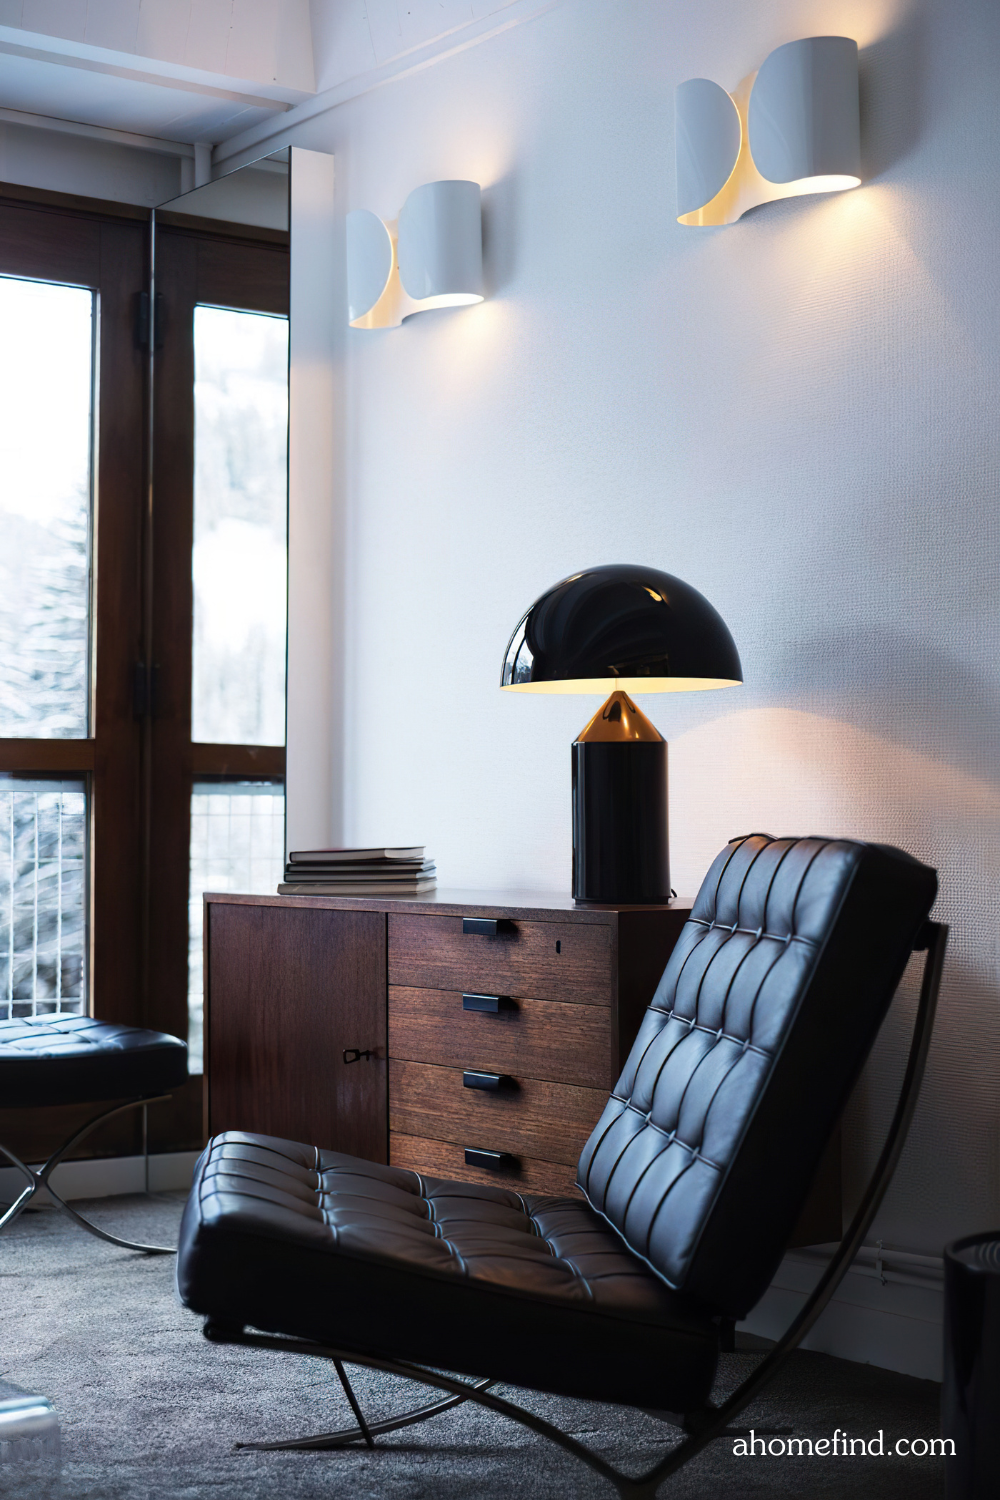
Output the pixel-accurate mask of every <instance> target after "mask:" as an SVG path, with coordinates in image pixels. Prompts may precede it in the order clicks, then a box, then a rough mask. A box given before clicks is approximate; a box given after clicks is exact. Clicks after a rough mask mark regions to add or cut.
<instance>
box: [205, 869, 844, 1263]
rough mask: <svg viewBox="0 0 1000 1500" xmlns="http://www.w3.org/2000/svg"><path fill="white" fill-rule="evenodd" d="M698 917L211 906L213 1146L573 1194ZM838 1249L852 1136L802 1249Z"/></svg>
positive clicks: (481, 904) (817, 1192) (642, 910)
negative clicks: (676, 951) (583, 1154)
mask: <svg viewBox="0 0 1000 1500" xmlns="http://www.w3.org/2000/svg"><path fill="white" fill-rule="evenodd" d="M690 906H691V903H690V902H689V901H684V900H680V901H674V902H671V903H670V904H669V905H668V906H654V907H649V906H647V907H622V908H612V907H578V906H575V905H574V904H573V902H572V901H571V900H570V898H568V897H566V898H561V897H557V896H531V895H524V896H514V895H506V894H505V895H502V896H501V895H496V894H491V893H488V892H487V893H479V892H461V891H458V892H448V891H438V892H436V893H435V894H434V895H433V896H427V897H411V898H405V899H403V898H400V899H397V900H391V899H381V900H375V899H371V898H360V897H357V898H356V897H348V896H277V895H275V896H239V895H206V897H205V1120H206V1128H207V1132H208V1134H209V1135H215V1134H217V1133H218V1132H219V1131H221V1130H229V1129H234V1130H252V1131H258V1132H260V1133H262V1134H266V1135H276V1136H282V1137H284V1138H286V1139H289V1140H296V1141H307V1142H309V1143H310V1144H312V1145H314V1146H319V1147H322V1148H325V1149H328V1150H333V1151H344V1152H347V1153H349V1154H351V1155H353V1156H362V1157H366V1158H368V1159H369V1160H372V1161H383V1162H384V1161H388V1162H391V1163H392V1164H393V1165H394V1166H401V1167H411V1168H413V1169H414V1170H416V1171H420V1172H426V1173H428V1174H430V1175H433V1176H444V1177H458V1178H466V1179H471V1180H474V1181H480V1182H494V1183H498V1184H500V1185H503V1186H508V1187H514V1188H521V1189H524V1190H527V1191H533V1192H541V1193H556V1194H560V1193H566V1192H575V1191H576V1189H575V1187H574V1181H575V1176H576V1162H577V1158H578V1157H579V1154H580V1151H581V1150H582V1148H583V1145H584V1142H585V1141H586V1140H587V1137H588V1136H589V1134H590V1132H591V1130H592V1129H593V1126H594V1125H595V1123H596V1122H597V1120H598V1118H599V1116H600V1114H601V1111H602V1109H603V1108H604V1104H605V1102H606V1100H607V1095H608V1091H609V1090H610V1089H611V1087H612V1086H613V1085H614V1083H615V1081H616V1080H617V1078H618V1075H619V1073H620V1072H621V1069H622V1066H623V1064H624V1062H625V1059H626V1057H627V1056H628V1053H629V1049H630V1048H631V1046H632V1042H633V1040H634V1039H635V1034H636V1032H637V1030H638V1027H639V1023H640V1021H641V1019H642V1014H643V1011H644V1010H645V1007H646V1006H647V1005H648V1003H649V1001H650V1000H651V999H652V996H653V992H654V990H655V988H656V985H657V982H658V981H659V978H660V975H661V974H662V972H663V969H664V967H665V965H666V962H667V959H668V958H669V956H670V952H671V949H672V948H673V946H674V943H675V942H676V940H677V937H678V935H679V933H680V930H681V928H682V926H683V925H684V922H685V921H686V919H687V916H688V913H689V911H690ZM355 1053H361V1054H368V1055H367V1056H360V1057H358V1058H357V1060H356V1061H351V1062H348V1061H346V1060H345V1058H347V1057H352V1056H353V1055H354V1054H355ZM467 1153H470V1154H467ZM840 1233H841V1185H840V1137H839V1134H838V1135H837V1136H836V1137H835V1139H834V1141H833V1142H832V1143H831V1147H830V1149H829V1151H828V1152H827V1155H826V1157H825V1159H824V1162H823V1164H822V1166H821V1168H820V1171H819V1174H818V1176H817V1179H816V1183H815V1184H814V1187H813V1191H812V1194H811V1196H810V1199H809V1201H808V1203H807V1204H806V1207H805V1210H804V1212H803V1215H802V1218H801V1220H800V1222H799V1225H798V1227H797V1229H796V1232H795V1234H794V1236H793V1237H792V1240H791V1244H792V1245H806V1244H816V1243H821V1242H825V1241H828V1240H835V1239H839V1238H840Z"/></svg>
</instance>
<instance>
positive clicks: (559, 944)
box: [556, 942, 562, 953]
mask: <svg viewBox="0 0 1000 1500" xmlns="http://www.w3.org/2000/svg"><path fill="white" fill-rule="evenodd" d="M556 952H557V953H561V952H562V943H561V942H558V943H556Z"/></svg>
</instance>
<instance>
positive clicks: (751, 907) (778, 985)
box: [579, 834, 937, 1318]
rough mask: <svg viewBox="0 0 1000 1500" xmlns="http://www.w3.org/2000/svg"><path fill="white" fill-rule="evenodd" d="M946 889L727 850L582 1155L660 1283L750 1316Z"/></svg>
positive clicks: (831, 851) (597, 1198) (768, 852)
mask: <svg viewBox="0 0 1000 1500" xmlns="http://www.w3.org/2000/svg"><path fill="white" fill-rule="evenodd" d="M936 892H937V877H936V875H935V872H934V871H933V870H931V869H929V868H928V867H927V866H926V865H922V864H920V863H919V862H918V861H917V860H914V859H911V858H910V856H909V855H906V854H903V853H901V852H900V851H899V850H898V849H889V848H884V847H882V846H879V845H873V844H861V843H851V842H846V841H842V840H830V839H816V838H805V839H772V838H770V837H768V836H767V835H766V834H755V835H751V836H750V837H748V838H745V839H739V840H735V841H734V842H733V843H732V844H730V845H729V846H728V847H727V848H726V849H724V850H723V851H722V853H721V854H720V855H719V856H718V858H717V859H716V861H715V863H714V865H713V866H712V868H711V870H710V871H709V873H708V875H707V876H706V878H705V881H704V883H703V885H702V888H701V890H700V892H699V894H698V897H697V900H696V902H695V905H694V908H693V910H692V913H691V918H690V920H689V921H688V922H687V923H686V924H685V926H684V929H683V932H682V934H681V937H680V939H679V940H678V942H677V945H676V947H675V948H674V950H673V953H672V954H671V957H670V962H669V963H668V965H667V968H666V970H665V971H664V974H663V978H662V979H661V980H660V983H659V986H658V988H657V990H656V994H655V996H654V998H653V1002H652V1004H651V1005H650V1007H649V1009H648V1010H647V1012H646V1015H645V1018H644V1020H643V1022H642V1026H641V1027H640V1030H639V1034H638V1037H637V1038H636V1042H635V1045H634V1047H633V1048H632V1051H631V1053H630V1055H629V1059H628V1062H627V1063H626V1065H625V1069H624V1071H623V1073H622V1076H621V1078H620V1079H619V1080H618V1083H617V1085H616V1086H615V1089H614V1091H613V1093H612V1095H611V1098H610V1099H609V1100H608V1104H607V1107H606V1108H605V1110H604V1113H603V1115H602V1116H601V1119H600V1121H599V1122H598V1124H597V1126H596V1127H595V1129H594V1132H593V1134H592V1135H591V1138H590V1140H589V1141H588V1143H587V1145H586V1146H585V1148H584V1151H583V1154H582V1156H581V1158H580V1166H579V1183H580V1186H581V1187H582V1188H583V1190H584V1192H585V1193H586V1195H587V1198H588V1199H589V1201H590V1203H591V1204H592V1206H593V1207H594V1208H595V1210H597V1211H598V1212H599V1213H600V1214H601V1215H602V1216H603V1217H604V1218H605V1219H606V1220H607V1222H608V1223H609V1224H611V1225H613V1226H614V1228H615V1229H617V1230H618V1231H619V1232H620V1234H621V1235H622V1237H623V1239H624V1240H625V1241H626V1242H627V1243H628V1244H629V1245H630V1246H631V1247H632V1249H633V1250H634V1251H635V1252H636V1254H637V1255H640V1256H642V1257H643V1258H644V1259H645V1260H646V1262H647V1263H648V1265H649V1266H650V1267H651V1268H652V1269H653V1270H655V1271H656V1272H657V1273H658V1275H659V1276H661V1277H662V1279H663V1281H664V1283H665V1284H666V1285H668V1286H670V1287H672V1288H674V1289H675V1290H677V1291H680V1292H683V1293H685V1294H686V1295H688V1296H690V1297H692V1298H695V1299H696V1300H697V1301H698V1302H699V1303H700V1304H701V1305H703V1306H706V1307H707V1308H709V1309H710V1310H712V1311H715V1312H718V1313H722V1314H725V1315H728V1316H731V1317H737V1318H741V1317H745V1316H746V1314H747V1313H748V1312H749V1310H750V1309H751V1307H753V1305H754V1303H755V1302H757V1300H758V1299H759V1298H760V1297H761V1296H762V1295H763V1293H764V1291H765V1290H766V1288H767V1286H768V1284H769V1283H770V1281H771V1278H772V1276H773V1274H774V1272H775V1270H776V1269H777V1265H778V1262H779V1261H780V1259H781V1256H782V1253H783V1251H784V1248H785V1246H786V1244H787V1243H788V1239H789V1235H790V1233H791V1231H792V1228H793V1226H794V1223H795V1220H796V1218H797V1216H798V1214H799V1211H800V1209H801V1207H802V1204H803V1201H804V1198H805V1196H806V1193H807V1191H808V1188H809V1184H810V1182H811V1180H812V1178H813V1176H814V1175H815V1172H816V1168H817V1166H818V1163H819V1159H820V1156H821V1154H822V1151H823V1149H824V1147H825V1145H826V1143H827V1141H828V1140H829V1137H830V1135H831V1133H832V1131H833V1129H834V1127H835V1125H836V1122H837V1120H838V1118H839V1116H840V1114H841V1112H842V1110H843V1107H844V1104H845V1103H846V1100H847V1097H848V1094H849V1093H850V1090H851V1089H852V1087H853V1085H854V1083H855V1081H856V1079H857V1077H858V1074H859V1072H860V1070H861V1066H862V1064H863V1062H864V1060H865V1058H866V1057H867V1055H868V1052H869V1049H870V1048H871V1045H872V1043H873V1041H874V1039H875V1036H876V1034H877V1032H878V1028H879V1026H880V1025H881V1023H882V1019H883V1017H884V1015H885V1012H886V1010H887V1009H888V1006H889V1002H890V1000H891V999H892V995H893V992H894V990H895V988H896V986H897V984H898V983H899V980H900V978H901V976H902V973H903V970H904V968H905V966H906V962H907V959H908V957H909V955H910V952H911V950H912V947H913V943H914V940H915V938H916V937H917V934H918V932H919V930H920V927H921V925H922V923H923V922H924V920H925V919H926V917H927V915H928V913H929V911H930V908H931V906H932V904H933V902H934V898H935V894H936Z"/></svg>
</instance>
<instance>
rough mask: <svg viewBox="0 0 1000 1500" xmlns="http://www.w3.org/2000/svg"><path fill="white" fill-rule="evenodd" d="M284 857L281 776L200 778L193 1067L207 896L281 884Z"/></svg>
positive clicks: (194, 803) (198, 1045) (192, 907)
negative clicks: (262, 779)
mask: <svg viewBox="0 0 1000 1500" xmlns="http://www.w3.org/2000/svg"><path fill="white" fill-rule="evenodd" d="M284 862H285V789H284V787H283V786H281V784H280V783H278V782H270V783H268V782H249V781H243V782H234V781H215V782H212V781H196V782H195V784H194V786H193V787H192V789H191V886H190V902H189V906H188V1071H189V1072H191V1073H200V1072H201V1070H202V1056H203V1037H202V1028H203V1018H204V998H203V997H204V975H203V968H202V913H203V906H202V896H203V895H204V894H205V892H206V891H250V892H253V891H259V892H267V891H273V890H275V889H276V887H277V885H278V882H279V881H280V880H281V876H282V872H283V870H284Z"/></svg>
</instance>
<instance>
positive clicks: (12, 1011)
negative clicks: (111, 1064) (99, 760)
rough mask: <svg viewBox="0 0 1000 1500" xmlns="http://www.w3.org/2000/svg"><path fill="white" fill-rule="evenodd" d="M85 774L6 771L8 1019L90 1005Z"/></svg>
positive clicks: (1, 966) (3, 959) (0, 950)
mask: <svg viewBox="0 0 1000 1500" xmlns="http://www.w3.org/2000/svg"><path fill="white" fill-rule="evenodd" d="M86 814H87V798H86V792H85V788H84V784H83V782H82V781H79V780H73V781H59V780H53V781H48V780H44V779H38V778H33V777H30V776H0V1020H7V1021H9V1020H14V1019H16V1018H17V1017H19V1016H41V1015H50V1014H53V1013H61V1014H66V1013H69V1014H73V1015H80V1014H83V1013H85V1012H86V1009H87V1006H86V965H85V963H84V952H85V937H86V924H85V921H84V912H85V909H86V905H85V903H86V863H87V859H86V856H87V816H86Z"/></svg>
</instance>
